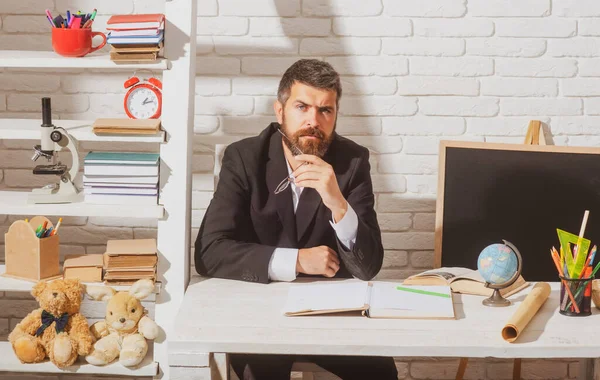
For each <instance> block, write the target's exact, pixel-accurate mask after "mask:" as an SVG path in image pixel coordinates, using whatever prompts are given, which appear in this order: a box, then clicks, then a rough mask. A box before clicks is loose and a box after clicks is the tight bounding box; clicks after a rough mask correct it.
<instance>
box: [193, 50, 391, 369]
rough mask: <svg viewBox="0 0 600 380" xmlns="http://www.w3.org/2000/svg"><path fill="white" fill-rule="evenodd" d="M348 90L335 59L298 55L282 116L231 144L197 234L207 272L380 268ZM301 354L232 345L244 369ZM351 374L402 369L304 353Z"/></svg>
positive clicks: (369, 273)
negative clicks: (349, 131) (347, 127)
mask: <svg viewBox="0 0 600 380" xmlns="http://www.w3.org/2000/svg"><path fill="white" fill-rule="evenodd" d="M341 96H342V87H341V81H340V77H339V75H338V73H337V72H336V71H335V70H334V69H333V67H331V65H330V64H328V63H326V62H323V61H319V60H314V59H303V60H299V61H297V62H296V63H294V64H293V65H292V66H290V67H289V68H288V69H287V70H286V72H285V73H284V75H283V77H282V78H281V81H280V83H279V89H278V92H277V101H276V102H275V104H274V109H275V114H276V115H277V123H271V124H270V125H269V126H268V127H267V128H266V129H264V130H263V131H262V132H261V133H260V134H259V135H258V136H255V137H250V138H247V139H243V140H241V141H237V142H235V143H233V144H231V145H229V146H228V147H227V149H226V150H225V152H224V156H223V162H222V166H221V172H220V175H219V183H218V185H217V189H216V191H215V193H214V196H213V199H212V201H211V203H210V205H209V207H208V209H207V210H206V214H205V216H204V219H203V221H202V225H201V226H200V231H199V233H198V237H197V239H196V244H195V264H196V270H197V272H198V273H199V274H201V275H203V276H211V277H220V278H226V279H232V280H242V281H251V282H258V283H265V284H266V283H268V282H270V281H294V280H295V279H296V278H297V277H299V276H315V277H319V276H320V277H342V278H349V277H356V278H358V279H361V280H369V279H371V278H373V277H374V276H375V275H376V274H377V273H378V272H379V270H380V269H381V264H382V261H383V246H382V244H381V232H380V229H379V225H378V223H377V215H376V213H375V210H374V195H373V186H372V183H371V175H370V165H369V151H368V149H366V148H364V147H362V146H360V145H358V144H356V143H355V142H353V141H351V140H349V139H346V138H344V137H341V136H340V135H338V134H337V133H336V132H335V130H336V122H337V116H338V109H339V101H340V98H341ZM297 359H298V358H296V357H295V356H293V355H285V356H284V355H277V356H275V355H254V354H249V355H248V354H236V355H231V363H232V366H233V368H234V370H235V372H236V373H237V375H238V377H239V378H240V379H244V380H247V379H248V380H250V379H256V380H262V379H286V380H287V379H289V378H290V371H291V367H292V364H293V362H294V360H297ZM302 360H311V361H313V362H314V363H316V364H318V365H319V366H321V367H323V368H325V369H327V370H329V371H331V372H332V373H334V374H336V375H337V376H339V377H341V378H342V379H378V380H387V379H397V371H396V367H395V365H394V361H393V359H392V358H383V357H339V356H308V357H307V356H303V357H302Z"/></svg>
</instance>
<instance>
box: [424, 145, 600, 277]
mask: <svg viewBox="0 0 600 380" xmlns="http://www.w3.org/2000/svg"><path fill="white" fill-rule="evenodd" d="M585 210H589V211H590V215H589V219H588V222H587V227H586V230H585V235H584V237H585V238H587V239H590V240H591V241H592V245H594V244H598V245H600V148H584V147H558V146H532V145H517V144H492V143H470V142H451V141H442V142H441V144H440V166H439V183H438V201H437V206H436V231H435V235H436V236H435V267H440V266H460V267H467V268H473V269H476V268H477V257H478V256H479V254H480V253H481V251H482V250H483V249H484V248H485V247H486V246H488V245H489V244H493V243H501V242H502V239H505V240H508V241H509V242H511V243H513V244H514V245H515V246H516V247H517V249H518V250H519V252H520V253H521V255H522V257H523V272H522V274H523V277H524V278H525V279H526V280H528V281H558V274H557V271H556V267H555V266H554V263H553V261H552V259H551V256H550V249H551V247H552V246H555V247H556V248H557V249H558V248H559V247H560V244H559V241H558V236H557V234H556V229H557V228H560V229H563V230H566V231H568V232H572V233H574V234H576V235H578V234H579V230H580V227H581V222H582V220H583V215H584V212H585ZM598 259H600V257H599V258H598ZM598 259H596V260H595V261H596V262H597V261H598Z"/></svg>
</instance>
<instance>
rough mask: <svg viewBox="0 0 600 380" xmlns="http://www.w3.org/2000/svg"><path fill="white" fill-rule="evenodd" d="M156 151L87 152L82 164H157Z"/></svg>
mask: <svg viewBox="0 0 600 380" xmlns="http://www.w3.org/2000/svg"><path fill="white" fill-rule="evenodd" d="M158 160H159V155H158V153H137V152H89V153H88V154H87V155H86V156H85V158H84V160H83V163H84V164H92V165H93V164H114V165H158Z"/></svg>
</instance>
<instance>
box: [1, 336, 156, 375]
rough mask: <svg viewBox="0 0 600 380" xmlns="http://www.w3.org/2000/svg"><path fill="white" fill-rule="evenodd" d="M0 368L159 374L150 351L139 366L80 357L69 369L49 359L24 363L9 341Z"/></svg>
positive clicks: (111, 373)
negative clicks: (102, 363)
mask: <svg viewBox="0 0 600 380" xmlns="http://www.w3.org/2000/svg"><path fill="white" fill-rule="evenodd" d="M0 369H1V370H2V371H9V372H28V373H59V374H60V373H64V374H70V373H76V374H97V375H101V374H102V375H121V376H154V375H156V374H157V370H158V364H157V363H155V362H154V361H153V360H152V354H151V353H149V354H148V355H146V357H145V358H144V360H143V361H142V363H140V365H139V366H138V367H137V368H132V369H130V368H126V367H123V366H122V365H121V364H119V362H118V361H116V362H113V363H111V364H109V365H106V366H94V365H91V364H87V363H86V362H85V360H83V359H82V358H79V361H78V362H76V363H75V364H74V365H72V366H70V367H69V368H68V369H65V370H61V369H60V368H58V367H56V366H55V365H54V364H52V363H50V362H49V361H46V362H44V363H36V364H22V363H21V362H20V361H19V359H17V357H16V356H15V354H14V352H13V349H12V347H11V344H10V343H8V342H0Z"/></svg>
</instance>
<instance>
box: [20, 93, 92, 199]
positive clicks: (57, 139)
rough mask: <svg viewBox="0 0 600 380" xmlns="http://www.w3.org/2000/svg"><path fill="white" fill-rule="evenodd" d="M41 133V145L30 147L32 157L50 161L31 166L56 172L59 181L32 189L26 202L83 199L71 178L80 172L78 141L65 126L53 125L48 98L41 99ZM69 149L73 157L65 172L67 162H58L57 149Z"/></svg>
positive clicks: (36, 170) (42, 171)
mask: <svg viewBox="0 0 600 380" xmlns="http://www.w3.org/2000/svg"><path fill="white" fill-rule="evenodd" d="M40 128H41V132H42V136H41V145H36V146H35V147H34V148H33V149H34V150H35V153H34V155H33V157H32V158H31V159H32V160H33V161H37V159H38V158H40V157H44V158H45V159H47V160H48V162H51V164H49V165H37V166H36V167H35V168H33V174H36V175H57V176H59V177H60V181H59V182H57V183H52V184H49V185H46V186H44V187H43V188H41V189H33V190H32V191H31V193H30V194H29V197H28V199H27V203H72V202H81V201H83V194H82V193H80V192H79V190H77V188H76V187H75V184H74V183H73V180H74V179H75V176H76V175H77V172H78V171H79V155H78V154H77V146H76V144H77V141H75V139H73V137H71V135H69V134H68V133H67V131H66V130H65V129H64V128H61V127H56V126H55V125H54V124H52V108H51V105H50V98H42V125H41V126H40ZM65 147H66V148H67V149H69V151H70V152H71V156H72V158H73V165H72V167H71V170H68V171H67V165H64V164H62V163H61V162H60V161H58V162H56V161H57V156H58V152H59V151H61V150H62V149H63V148H65Z"/></svg>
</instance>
